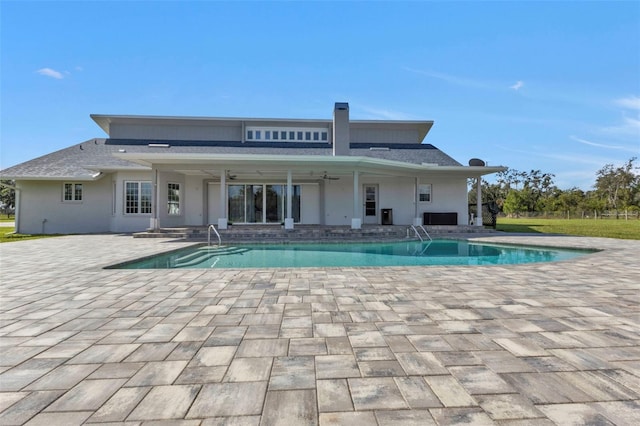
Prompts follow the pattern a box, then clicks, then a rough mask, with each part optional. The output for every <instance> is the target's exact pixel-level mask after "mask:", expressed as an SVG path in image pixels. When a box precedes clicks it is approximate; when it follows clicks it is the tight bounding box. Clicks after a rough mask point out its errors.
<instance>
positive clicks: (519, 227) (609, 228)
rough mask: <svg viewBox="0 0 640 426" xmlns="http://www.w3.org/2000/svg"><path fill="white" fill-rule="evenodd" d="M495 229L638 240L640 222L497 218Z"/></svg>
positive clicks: (635, 220) (634, 220)
mask: <svg viewBox="0 0 640 426" xmlns="http://www.w3.org/2000/svg"><path fill="white" fill-rule="evenodd" d="M496 229H497V230H498V231H505V232H524V233H542V234H566V235H580V236H584V237H606V238H620V239H626V240H640V220H638V219H633V220H624V219H537V218H519V219H512V218H503V217H500V218H498V224H497V227H496Z"/></svg>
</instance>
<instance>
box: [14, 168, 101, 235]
mask: <svg viewBox="0 0 640 426" xmlns="http://www.w3.org/2000/svg"><path fill="white" fill-rule="evenodd" d="M65 182H70V183H82V201H73V202H63V201H62V200H63V183H64V182H62V181H17V182H16V184H17V186H18V188H20V190H21V192H20V205H19V212H18V214H19V215H20V220H19V226H20V229H17V230H16V231H17V232H19V233H23V234H81V233H96V232H108V231H109V222H110V218H111V210H112V205H111V179H110V178H109V176H105V177H103V178H102V179H100V180H98V181H93V182H75V181H65Z"/></svg>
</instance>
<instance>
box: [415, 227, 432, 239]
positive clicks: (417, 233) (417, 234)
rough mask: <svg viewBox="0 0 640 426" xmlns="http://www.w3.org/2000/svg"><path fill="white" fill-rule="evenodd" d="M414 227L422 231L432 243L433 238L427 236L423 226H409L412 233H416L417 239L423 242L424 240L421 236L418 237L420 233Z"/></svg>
mask: <svg viewBox="0 0 640 426" xmlns="http://www.w3.org/2000/svg"><path fill="white" fill-rule="evenodd" d="M416 226H417V227H418V228H420V229H422V232H424V235H425V236H426V237H427V238H429V241H433V238H431V235H429V233H428V232H427V230H426V229H424V226H422V225H411V229H413V232H415V233H416V236H417V237H418V238H420V241H424V238H422V235H420V232H419V231H418V228H416Z"/></svg>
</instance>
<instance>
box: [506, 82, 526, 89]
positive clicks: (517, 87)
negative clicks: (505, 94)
mask: <svg viewBox="0 0 640 426" xmlns="http://www.w3.org/2000/svg"><path fill="white" fill-rule="evenodd" d="M522 86H524V82H523V81H522V80H518V81H516V84H514V85H513V86H509V89H513V90H519V89H520V88H522Z"/></svg>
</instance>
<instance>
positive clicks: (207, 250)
mask: <svg viewBox="0 0 640 426" xmlns="http://www.w3.org/2000/svg"><path fill="white" fill-rule="evenodd" d="M246 251H248V249H246V248H241V247H232V246H219V247H218V246H210V247H203V248H202V249H200V250H198V251H195V252H193V253H189V254H187V255H184V256H181V257H179V258H177V259H176V261H175V264H174V267H176V268H185V267H188V266H194V265H197V264H199V263H203V262H206V261H207V260H209V259H212V258H215V257H221V256H228V255H230V254H239V253H244V252H246Z"/></svg>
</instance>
